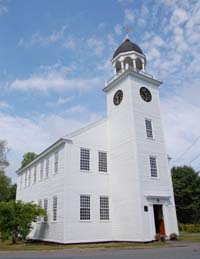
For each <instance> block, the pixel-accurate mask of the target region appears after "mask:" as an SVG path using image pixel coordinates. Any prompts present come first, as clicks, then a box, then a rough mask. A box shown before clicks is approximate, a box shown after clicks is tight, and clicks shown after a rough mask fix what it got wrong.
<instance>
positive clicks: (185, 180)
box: [172, 166, 200, 223]
mask: <svg viewBox="0 0 200 259" xmlns="http://www.w3.org/2000/svg"><path fill="white" fill-rule="evenodd" d="M172 181H173V187H174V196H175V203H176V211H177V217H178V221H179V222H181V223H200V176H199V174H198V173H197V172H195V170H194V169H193V168H192V167H189V166H179V167H173V168H172Z"/></svg>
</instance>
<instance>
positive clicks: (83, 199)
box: [80, 195, 90, 220]
mask: <svg viewBox="0 0 200 259" xmlns="http://www.w3.org/2000/svg"><path fill="white" fill-rule="evenodd" d="M80 220H90V196H89V195H81V196H80Z"/></svg>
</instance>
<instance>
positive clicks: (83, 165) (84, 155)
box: [80, 148, 90, 171]
mask: <svg viewBox="0 0 200 259" xmlns="http://www.w3.org/2000/svg"><path fill="white" fill-rule="evenodd" d="M80 169H81V170H85V171H89V170H90V150H89V149H85V148H81V150H80Z"/></svg>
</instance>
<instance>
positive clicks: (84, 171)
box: [80, 170, 92, 173]
mask: <svg viewBox="0 0 200 259" xmlns="http://www.w3.org/2000/svg"><path fill="white" fill-rule="evenodd" d="M80 173H92V171H90V170H80Z"/></svg>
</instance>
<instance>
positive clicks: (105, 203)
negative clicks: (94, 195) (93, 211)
mask: <svg viewBox="0 0 200 259" xmlns="http://www.w3.org/2000/svg"><path fill="white" fill-rule="evenodd" d="M100 220H109V197H100Z"/></svg>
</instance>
